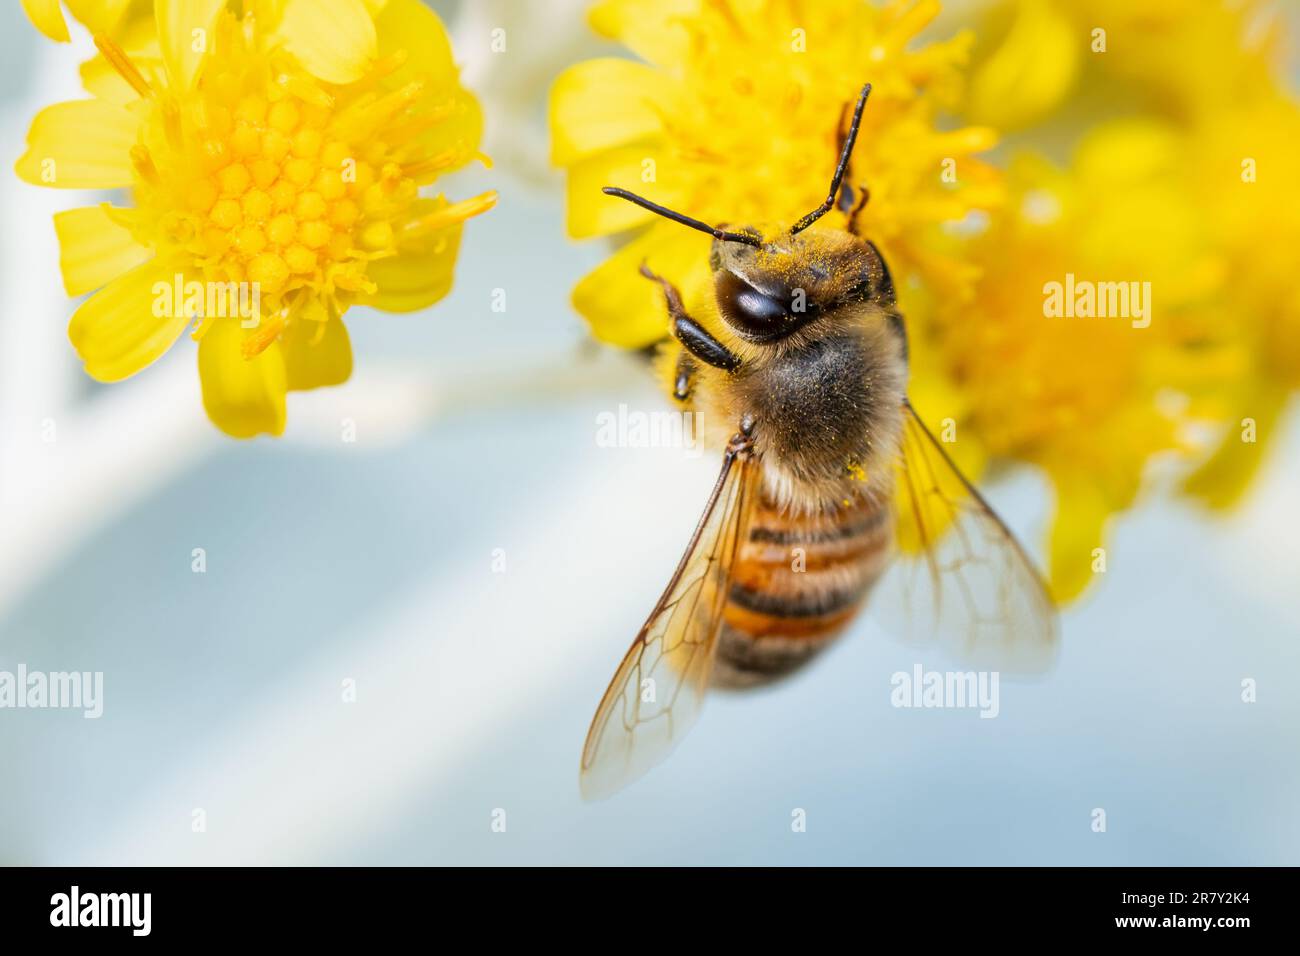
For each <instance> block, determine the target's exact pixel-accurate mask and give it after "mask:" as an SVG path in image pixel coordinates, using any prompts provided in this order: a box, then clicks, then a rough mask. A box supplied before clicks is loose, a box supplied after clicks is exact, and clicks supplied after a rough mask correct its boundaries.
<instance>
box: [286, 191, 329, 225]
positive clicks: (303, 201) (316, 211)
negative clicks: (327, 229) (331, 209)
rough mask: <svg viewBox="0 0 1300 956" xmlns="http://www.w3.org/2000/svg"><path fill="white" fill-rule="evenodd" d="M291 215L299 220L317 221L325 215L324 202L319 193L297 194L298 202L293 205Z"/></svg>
mask: <svg viewBox="0 0 1300 956" xmlns="http://www.w3.org/2000/svg"><path fill="white" fill-rule="evenodd" d="M293 214H294V215H295V216H297V217H298V218H299V219H319V218H320V217H321V216H323V215H325V200H324V199H322V198H321V195H320V193H315V192H305V193H299V194H298V201H297V202H295V203H294V205H293Z"/></svg>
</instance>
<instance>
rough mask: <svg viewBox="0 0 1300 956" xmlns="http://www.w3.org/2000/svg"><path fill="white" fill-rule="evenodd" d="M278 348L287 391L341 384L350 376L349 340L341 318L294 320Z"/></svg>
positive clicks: (350, 344)
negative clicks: (282, 363)
mask: <svg viewBox="0 0 1300 956" xmlns="http://www.w3.org/2000/svg"><path fill="white" fill-rule="evenodd" d="M280 350H281V353H282V354H283V356H284V370H285V376H286V378H285V381H286V383H287V385H288V388H289V390H290V391H303V390H306V389H309V388H321V387H323V386H326V385H342V384H343V383H344V382H346V381H347V380H348V378H349V377H351V375H352V342H351V340H350V339H349V338H348V330H347V327H346V326H345V325H344V324H343V320H342V319H340V318H332V319H329V320H327V321H325V322H312V321H298V322H294V323H293V324H291V325H290V326H289V330H288V331H287V332H285V333H284V337H283V338H282V339H281V342H280Z"/></svg>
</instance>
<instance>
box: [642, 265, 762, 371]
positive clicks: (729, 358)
mask: <svg viewBox="0 0 1300 956" xmlns="http://www.w3.org/2000/svg"><path fill="white" fill-rule="evenodd" d="M641 274H642V275H643V276H645V277H646V278H647V279H652V280H654V281H655V282H658V283H659V284H660V285H661V286H663V290H664V300H665V301H666V302H667V303H668V314H669V315H670V316H671V317H672V320H673V336H674V337H675V338H676V339H677V341H678V342H681V343H682V346H683V347H684V348H685V349H686V351H687V352H689V353H690V354H691V355H693V356H695V357H696V358H697V359H699V360H700V361H701V362H703V363H704V364H705V365H712V366H713V367H714V368H720V369H724V370H725V371H728V372H734V371H735V370H736V369H738V368H740V358H739V357H738V356H736V355H735V354H733V353H732V352H731V351H730V350H729V349H728V348H727V347H726V346H725V345H723V344H722V343H721V342H719V341H718V340H717V339H715V338H714V337H713V336H712V335H710V334H709V333H708V330H707V329H705V328H704V326H702V325H700V323H698V322H696V321H695V320H694V319H692V318H691V317H690V316H689V315H687V314H686V307H685V306H684V305H682V296H681V293H680V292H678V291H677V289H676V287H675V286H673V284H672V283H671V282H669V281H668V280H667V279H665V278H663V276H658V275H655V274H654V273H653V272H651V271H650V269H649V268H648V267H647V266H645V265H644V264H643V265H642V266H641Z"/></svg>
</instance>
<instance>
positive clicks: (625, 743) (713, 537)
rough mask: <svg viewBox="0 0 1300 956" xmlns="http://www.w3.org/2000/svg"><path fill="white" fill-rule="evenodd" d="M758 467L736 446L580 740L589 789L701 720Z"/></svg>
mask: <svg viewBox="0 0 1300 956" xmlns="http://www.w3.org/2000/svg"><path fill="white" fill-rule="evenodd" d="M758 472H759V468H758V466H757V461H756V459H754V458H752V457H750V456H749V455H748V454H745V455H738V454H736V453H735V452H733V451H730V450H729V451H728V452H727V456H726V458H725V459H724V461H723V463H722V472H721V474H719V475H718V481H717V484H716V485H714V487H713V493H712V494H711V495H710V496H709V503H708V504H707V505H706V506H705V508H704V514H703V516H702V517H701V518H700V523H699V524H698V525H697V526H696V528H695V534H694V535H693V536H692V537H691V542H690V544H689V545H687V547H686V553H685V554H684V555H682V560H681V562H680V563H679V564H678V565H677V570H676V571H675V572H674V573H673V576H672V580H670V581H669V582H668V587H667V588H666V589H665V590H664V593H663V597H661V598H660V599H659V603H658V604H656V605H655V608H654V610H653V611H651V612H650V617H649V618H647V619H646V622H645V624H644V625H642V627H641V631H640V633H638V634H637V636H636V640H634V641H633V642H632V646H631V648H629V649H628V652H627V655H626V656H625V657H624V658H623V663H622V664H620V665H619V668H618V670H617V671H616V672H615V674H614V678H613V680H611V681H610V682H609V688H608V689H607V690H606V691H605V696H604V697H603V698H601V701H600V706H599V707H597V708H596V716H595V717H593V718H592V721H591V728H590V729H589V730H588V731H587V742H586V744H585V745H584V746H583V748H582V772H581V776H580V782H581V785H582V794H583V796H584V797H587V798H588V799H591V798H595V797H603V796H607V795H609V794H610V793H613V792H614V791H615V790H617V789H619V788H620V787H622V786H623V785H624V784H626V783H628V782H630V781H631V780H633V779H634V778H636V777H638V776H640V775H641V774H642V773H644V772H645V771H647V770H649V769H650V768H651V767H652V766H654V765H655V764H656V763H658V762H659V761H660V760H662V759H663V758H664V757H665V756H667V754H668V752H669V751H670V750H671V749H672V748H673V746H674V745H675V744H676V743H677V741H678V740H680V739H681V738H682V736H683V735H685V733H686V731H687V730H688V729H690V727H691V725H692V724H693V723H694V722H695V718H696V716H697V715H698V714H699V711H700V706H701V704H703V702H704V692H705V690H706V689H707V687H708V683H709V672H710V671H711V670H712V669H713V654H714V650H715V649H716V647H717V639H718V632H719V630H720V628H721V625H722V611H723V608H724V607H725V606H726V603H727V590H728V588H729V586H730V582H731V563H732V559H733V558H734V557H735V554H736V548H737V545H738V543H739V540H740V536H741V535H742V534H743V533H744V529H745V527H746V525H747V524H748V518H749V513H750V510H751V508H752V505H753V499H754V495H755V491H756V481H755V479H756V476H757V475H758Z"/></svg>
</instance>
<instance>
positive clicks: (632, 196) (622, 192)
mask: <svg viewBox="0 0 1300 956" xmlns="http://www.w3.org/2000/svg"><path fill="white" fill-rule="evenodd" d="M858 112H861V109H859V110H858ZM601 191H602V192H603V193H604V194H605V195H606V196H617V197H618V198H619V199H626V200H627V201H628V202H631V203H636V204H637V205H638V206H640V207H641V208H642V209H649V210H650V211H651V212H652V213H654V214H655V215H656V216H663V217H664V218H665V219H671V220H672V221H673V222H680V223H681V224H682V225H683V226H690V227H691V228H692V229H698V230H700V232H707V233H708V234H709V235H710V236H712V237H713V238H714V239H721V240H723V241H724V242H743V243H744V244H745V245H747V246H759V247H761V246H762V245H763V241H762V240H761V239H759V238H758V237H757V236H751V235H747V234H746V233H743V232H726V231H724V230H722V229H718V228H715V227H714V226H710V225H709V224H708V223H707V222H700V220H698V219H692V218H691V217H690V216H684V215H682V214H681V213H680V212H674V211H673V210H671V209H669V208H667V207H666V206H661V205H659V204H658V203H653V202H651V201H650V200H648V199H643V198H642V197H641V196H638V195H637V194H636V193H630V192H628V191H627V190H626V189H619V188H618V187H617V186H606V187H605V188H604V189H603V190H601Z"/></svg>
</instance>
